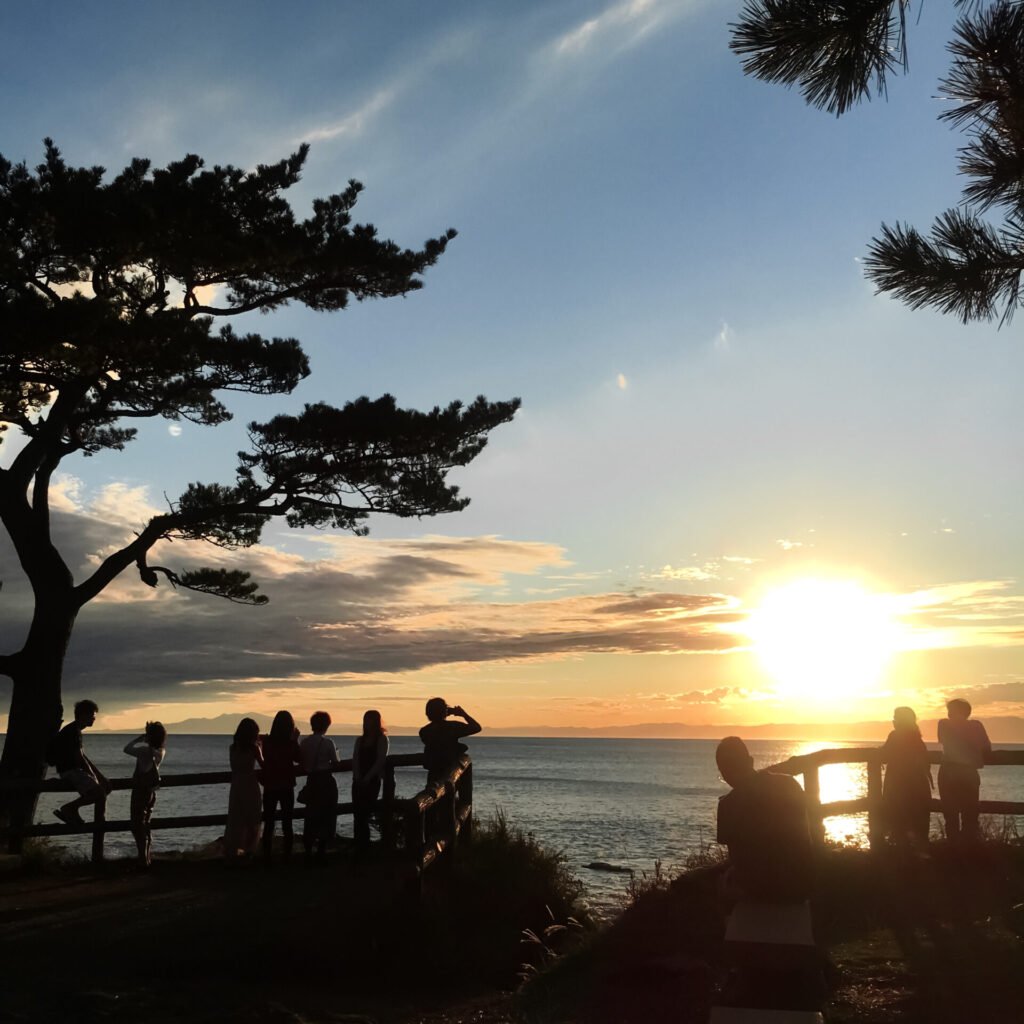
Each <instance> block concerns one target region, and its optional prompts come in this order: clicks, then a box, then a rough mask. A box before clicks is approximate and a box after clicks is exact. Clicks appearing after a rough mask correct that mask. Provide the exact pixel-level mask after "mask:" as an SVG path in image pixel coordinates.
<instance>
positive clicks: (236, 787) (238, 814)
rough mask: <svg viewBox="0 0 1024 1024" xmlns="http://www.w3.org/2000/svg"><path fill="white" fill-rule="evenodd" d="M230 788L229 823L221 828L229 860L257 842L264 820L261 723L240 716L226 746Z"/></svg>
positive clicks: (247, 854) (247, 853) (254, 847)
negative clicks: (261, 782) (233, 733)
mask: <svg viewBox="0 0 1024 1024" xmlns="http://www.w3.org/2000/svg"><path fill="white" fill-rule="evenodd" d="M228 757H229V758H230V764H231V789H230V790H229V792H228V823H227V827H226V828H225V829H224V856H225V858H226V859H227V860H228V861H229V862H235V861H238V860H239V859H240V858H245V859H248V858H250V857H252V855H253V854H254V853H255V852H256V850H257V849H258V847H259V845H260V824H261V822H262V820H263V815H262V801H261V799H260V783H259V776H258V774H257V772H258V770H259V769H260V768H262V767H263V748H262V746H261V745H260V727H259V724H258V723H257V722H256V720H255V719H253V718H243V719H242V720H241V721H240V722H239V723H238V728H237V729H236V730H235V735H234V739H233V740H232V742H231V746H230V747H229V749H228Z"/></svg>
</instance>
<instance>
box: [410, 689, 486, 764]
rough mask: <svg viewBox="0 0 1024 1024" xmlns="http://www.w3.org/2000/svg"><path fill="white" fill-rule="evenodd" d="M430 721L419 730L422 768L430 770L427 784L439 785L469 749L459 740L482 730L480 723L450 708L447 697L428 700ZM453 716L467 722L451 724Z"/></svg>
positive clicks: (427, 707) (461, 711) (462, 712)
mask: <svg viewBox="0 0 1024 1024" xmlns="http://www.w3.org/2000/svg"><path fill="white" fill-rule="evenodd" d="M426 715H427V719H428V722H427V724H426V725H425V726H423V728H422V729H420V739H421V740H423V767H424V768H426V769H427V782H440V781H441V780H442V779H444V778H445V777H446V776H447V775H448V773H449V772H450V771H451V770H452V768H453V767H454V766H455V762H456V761H458V759H459V758H460V757H461V756H462V755H463V754H464V753H465V752H466V750H467V749H468V748H467V747H466V744H465V743H461V742H460V740H461V739H462V738H463V737H464V736H474V735H476V733H478V732H479V731H480V723H479V722H478V721H476V719H475V718H473V717H472V716H470V715H467V714H466V712H465V711H463V710H462V708H460V707H454V708H450V707H448V704H447V703H446V702H445V699H444V697H431V698H430V700H428V701H427V706H426ZM451 715H458V716H459V717H460V718H463V719H465V721H462V722H449V721H446V719H447V718H448V717H449V716H451Z"/></svg>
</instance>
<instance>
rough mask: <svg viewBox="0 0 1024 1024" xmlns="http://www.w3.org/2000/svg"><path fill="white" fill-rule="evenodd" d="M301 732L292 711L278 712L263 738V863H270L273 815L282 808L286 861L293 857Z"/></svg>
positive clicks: (282, 831) (282, 829)
mask: <svg viewBox="0 0 1024 1024" xmlns="http://www.w3.org/2000/svg"><path fill="white" fill-rule="evenodd" d="M301 762H302V755H301V753H300V752H299V730H298V729H296V728H295V719H294V718H292V715H291V712H290V711H278V713H277V714H276V715H274V721H273V723H272V724H271V726H270V732H269V733H268V734H267V735H266V736H264V737H263V859H264V860H266V861H268V862H269V861H270V851H271V848H272V845H273V841H274V812H275V810H276V808H277V806H278V805H280V807H281V834H282V836H283V838H284V859H285V860H286V861H287V860H288V859H289V858H290V857H291V855H292V812H293V811H294V810H295V766H296V765H297V764H301Z"/></svg>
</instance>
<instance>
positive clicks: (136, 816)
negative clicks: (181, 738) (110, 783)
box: [124, 722, 167, 868]
mask: <svg viewBox="0 0 1024 1024" xmlns="http://www.w3.org/2000/svg"><path fill="white" fill-rule="evenodd" d="M166 741H167V730H166V729H165V728H164V726H163V725H162V723H160V722H147V723H146V731H145V732H144V733H143V734H142V735H141V736H137V737H136V738H135V739H133V740H131V741H129V742H128V743H127V744H125V748H124V752H125V753H126V754H127V755H128V756H129V757H134V758H135V773H134V774H133V775H132V803H131V821H132V835H133V836H135V845H136V846H137V847H138V850H139V863H140V864H141V865H142V866H143V867H144V868H148V867H149V866H150V865H151V864H152V863H153V837H152V833H151V832H150V828H149V823H150V821H151V819H152V817H153V808H154V806H155V805H156V788H157V786H159V785H160V765H161V763H162V762H163V759H164V755H165V754H166V750H165V749H164V743H165V742H166Z"/></svg>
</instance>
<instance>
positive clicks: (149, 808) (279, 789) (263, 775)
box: [46, 697, 480, 867]
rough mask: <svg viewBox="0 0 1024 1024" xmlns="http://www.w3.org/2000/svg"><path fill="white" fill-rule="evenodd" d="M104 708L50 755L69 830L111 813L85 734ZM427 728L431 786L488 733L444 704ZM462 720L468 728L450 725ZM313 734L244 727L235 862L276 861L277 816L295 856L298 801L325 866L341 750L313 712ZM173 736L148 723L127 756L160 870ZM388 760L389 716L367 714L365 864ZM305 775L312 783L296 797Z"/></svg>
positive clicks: (306, 835) (231, 842)
mask: <svg viewBox="0 0 1024 1024" xmlns="http://www.w3.org/2000/svg"><path fill="white" fill-rule="evenodd" d="M98 713H99V707H98V705H97V704H96V702H95V701H91V700H81V701H79V702H78V703H77V704H76V705H75V717H74V719H73V721H71V722H69V723H68V724H67V725H66V726H64V727H63V728H62V729H61V730H60V731H59V732H58V733H57V734H56V735H55V736H54V737H53V738H52V739H51V741H50V743H49V745H48V747H47V751H46V754H47V761H48V762H49V764H51V765H52V766H53V767H55V768H56V770H57V774H58V775H59V776H60V778H61V779H63V780H64V781H65V782H67V783H69V784H70V785H71V786H72V788H73V789H74V790H75V791H76V792H77V793H78V796H77V798H76V799H74V800H71V801H69V802H67V803H65V804H63V805H62V806H61V807H58V808H57V810H55V811H54V812H53V813H54V814H55V815H56V817H57V818H58V819H59V820H60V821H62V822H64V823H65V824H67V825H80V824H82V816H81V813H80V812H81V808H82V807H85V806H87V805H89V804H96V805H101V806H102V805H103V803H104V802H105V801H106V798H107V795H108V794H109V793H110V791H111V788H112V787H111V783H110V781H109V779H107V777H106V776H105V775H104V774H103V773H102V772H101V771H100V770H99V768H97V767H96V765H95V764H93V762H92V761H91V760H89V758H88V757H87V756H86V754H85V748H84V745H83V743H82V731H83V730H84V729H87V728H89V727H90V726H91V725H93V724H95V722H96V716H97V714H98ZM426 716H427V724H426V725H425V726H423V728H422V729H421V730H420V739H421V740H422V741H423V764H424V767H425V768H426V769H427V781H428V783H429V782H436V781H438V780H440V779H443V778H444V777H445V776H446V775H447V774H448V772H449V771H451V769H452V767H453V766H454V764H455V762H456V761H457V760H458V759H459V757H460V755H461V754H463V753H465V751H466V745H465V744H464V743H462V742H461V741H462V739H463V738H464V737H466V736H472V735H474V734H475V733H478V732H480V724H479V722H477V721H476V720H475V719H474V718H472V717H471V716H470V715H469V714H467V713H466V712H465V711H464V710H463V709H462V708H461V707H449V706H448V704H447V703H446V701H445V700H444V699H443V698H442V697H432V698H431V699H430V700H428V701H427V704H426ZM453 716H455V717H456V718H461V719H462V721H451V720H450V719H451V718H452V717H453ZM309 727H310V734H309V735H308V736H305V737H302V738H301V739H300V734H299V730H298V729H297V728H296V726H295V719H294V718H293V717H292V714H291V713H290V712H289V711H278V713H277V714H276V715H275V716H274V720H273V722H272V724H271V726H270V730H269V732H267V734H266V735H261V734H260V727H259V724H258V723H257V722H256V721H255V719H252V718H243V719H242V720H241V721H240V722H239V723H238V728H237V729H236V730H235V735H234V737H233V739H232V742H231V745H230V747H229V748H228V760H229V764H230V767H231V787H230V790H229V793H228V821H227V827H226V828H225V831H224V856H225V858H226V859H227V860H228V861H230V862H238V861H242V860H248V859H251V858H252V857H253V856H254V855H255V854H256V853H258V852H259V851H260V850H261V849H262V853H263V857H264V859H265V860H267V861H269V860H270V857H271V851H272V849H273V836H274V826H275V822H276V820H277V819H278V818H280V821H281V831H282V833H283V846H282V851H283V856H284V859H285V860H287V859H288V858H289V857H290V856H291V852H292V845H293V831H292V814H293V812H294V809H295V801H296V799H298V800H299V801H300V802H301V803H303V804H305V805H306V815H305V821H304V825H303V832H302V843H303V848H304V850H305V855H306V860H307V861H313V860H314V859H315V860H318V861H322V860H324V859H325V857H326V853H327V847H328V846H329V844H330V843H331V842H332V841H333V839H334V836H335V832H336V830H337V823H338V784H337V781H336V779H335V769H336V768H337V767H338V765H339V764H340V759H339V758H338V750H337V748H336V747H335V745H334V741H333V740H331V739H329V738H328V736H327V731H328V729H330V727H331V716H330V715H329V714H328V713H327V712H326V711H315V712H314V713H313V715H312V716H311V717H310V720H309ZM166 740H167V730H166V729H165V728H164V726H163V725H162V724H161V723H160V722H147V723H146V730H145V732H144V733H142V735H140V736H137V737H136V738H134V739H132V740H131V741H129V743H128V744H127V745H126V746H125V748H124V752H125V753H126V754H128V755H129V756H131V757H133V758H134V759H135V772H134V774H133V776H132V792H131V823H132V834H133V836H134V837H135V842H136V846H137V847H138V854H139V862H140V863H141V864H143V865H144V866H147V867H148V866H149V865H150V864H151V863H152V836H151V832H150V822H151V819H152V815H153V808H154V806H155V804H156V791H157V788H158V787H159V785H160V765H161V764H162V763H163V760H164V756H165V754H166V748H165V743H166ZM387 756H388V736H387V729H386V728H385V727H384V722H383V720H382V718H381V714H380V712H379V711H376V710H369V711H367V712H366V713H365V714H364V715H363V728H362V732H361V733H360V735H359V736H358V737H356V741H355V744H354V746H353V749H352V804H353V829H352V831H353V839H354V846H355V854H356V857H357V858H361V857H363V856H365V854H366V852H367V851H368V849H369V846H370V818H371V815H372V813H373V809H374V806H375V805H376V803H377V800H378V799H379V797H380V794H381V787H382V785H383V782H384V777H385V767H386V763H387V762H386V759H387ZM300 773H304V775H305V783H304V785H303V786H302V788H301V789H300V790H299V792H298V794H296V791H295V787H296V783H297V780H298V777H299V774H300Z"/></svg>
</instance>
